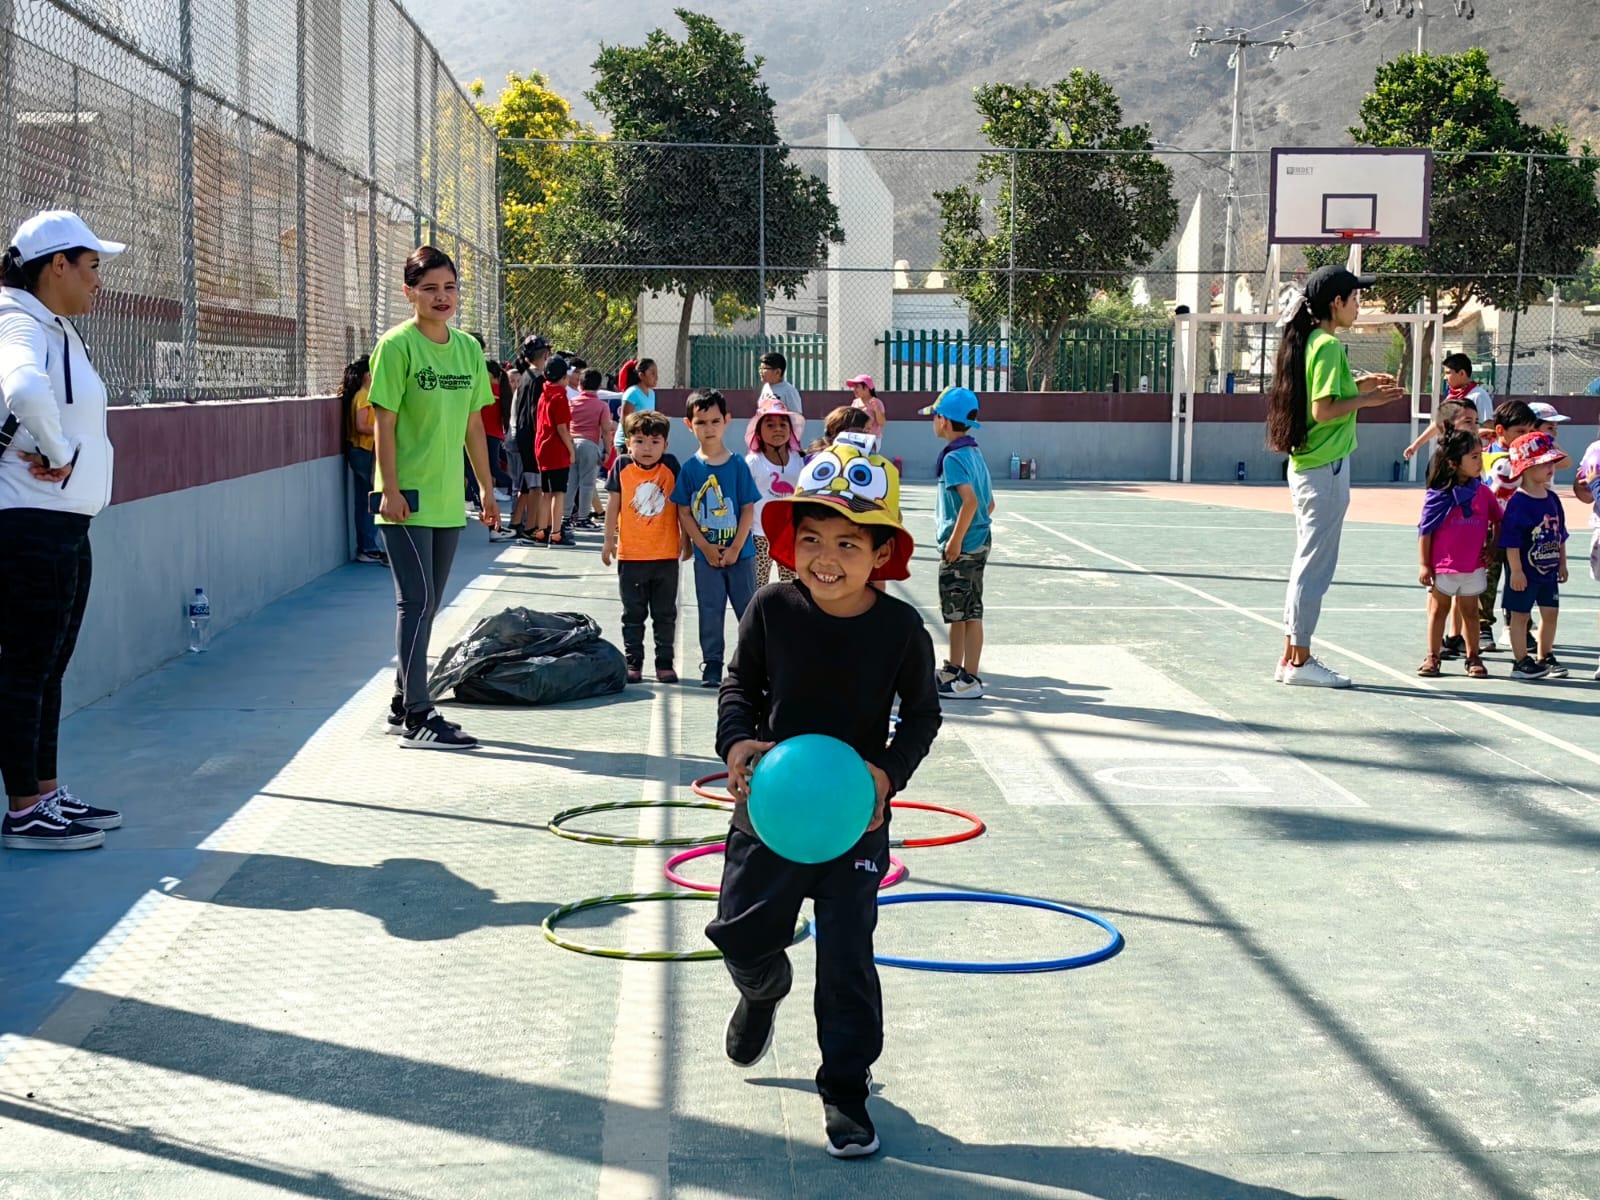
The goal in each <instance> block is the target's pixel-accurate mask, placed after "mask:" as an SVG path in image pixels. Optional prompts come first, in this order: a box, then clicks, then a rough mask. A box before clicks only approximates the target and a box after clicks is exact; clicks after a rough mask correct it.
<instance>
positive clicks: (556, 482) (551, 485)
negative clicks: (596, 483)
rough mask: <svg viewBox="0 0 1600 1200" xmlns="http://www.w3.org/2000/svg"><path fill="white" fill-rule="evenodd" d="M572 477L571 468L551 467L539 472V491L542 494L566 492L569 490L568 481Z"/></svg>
mask: <svg viewBox="0 0 1600 1200" xmlns="http://www.w3.org/2000/svg"><path fill="white" fill-rule="evenodd" d="M571 475H572V468H571V467H551V468H549V469H548V470H543V471H540V472H539V490H540V491H542V492H546V493H548V492H564V491H566V490H567V480H568V479H569V478H570V477H571Z"/></svg>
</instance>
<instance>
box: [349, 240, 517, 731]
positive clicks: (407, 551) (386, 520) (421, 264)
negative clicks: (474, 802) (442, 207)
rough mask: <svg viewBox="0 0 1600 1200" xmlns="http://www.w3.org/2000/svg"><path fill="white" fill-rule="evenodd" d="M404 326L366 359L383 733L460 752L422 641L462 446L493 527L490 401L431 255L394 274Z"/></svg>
mask: <svg viewBox="0 0 1600 1200" xmlns="http://www.w3.org/2000/svg"><path fill="white" fill-rule="evenodd" d="M405 296H406V299H407V300H408V301H409V302H410V304H411V308H412V312H413V314H414V315H413V316H412V318H411V320H409V321H404V322H402V323H401V324H399V325H396V326H395V327H394V328H393V329H391V330H389V332H388V333H386V334H384V335H383V337H381V338H379V339H378V345H377V347H376V348H375V349H374V350H373V352H372V391H371V398H372V406H373V408H374V409H375V410H376V416H377V425H376V432H377V457H378V467H377V473H376V475H375V477H374V483H375V484H376V488H377V491H378V492H379V493H380V494H381V496H382V502H381V505H380V507H379V509H378V527H379V530H380V531H381V532H382V535H383V541H384V545H385V547H386V548H387V549H388V552H389V569H390V570H391V571H393V572H394V594H395V606H396V608H397V609H398V610H399V615H398V620H397V621H396V627H395V638H396V643H397V652H398V654H399V664H400V665H399V669H398V671H397V673H396V679H395V693H394V699H393V700H392V701H391V702H390V705H389V729H390V732H393V733H399V734H401V735H402V737H401V741H400V744H401V746H402V747H404V748H406V749H408V750H467V749H471V748H472V747H474V746H476V745H477V744H478V741H477V739H476V738H474V737H471V736H469V735H467V734H465V733H463V732H462V731H461V727H460V726H459V725H456V724H454V723H453V722H450V721H446V720H445V719H444V717H442V716H441V715H440V714H439V712H438V710H436V709H435V708H434V707H433V702H432V701H431V700H430V699H429V698H428V640H429V638H430V637H431V636H432V634H433V618H434V615H435V614H436V613H437V612H438V609H439V601H440V598H441V597H442V596H443V594H444V587H445V582H446V581H447V580H448V578H449V576H450V564H451V561H452V560H453V559H454V558H455V553H456V544H457V542H459V541H460V538H461V530H462V528H463V527H464V526H465V525H466V523H467V520H466V516H465V514H464V511H463V508H462V504H461V458H460V455H461V448H462V447H463V446H465V447H466V451H467V457H468V459H469V460H470V462H471V464H472V473H473V475H474V476H475V477H476V479H477V484H478V489H479V491H480V493H481V495H482V500H481V502H480V503H481V506H482V511H481V516H480V518H479V519H480V520H482V522H483V523H484V524H485V525H487V526H488V527H489V528H490V529H494V528H496V527H497V526H498V525H499V523H500V510H499V507H498V506H497V505H496V503H495V498H494V480H493V478H492V477H491V476H490V474H489V448H488V445H487V442H486V441H485V438H484V432H483V411H482V410H483V408H484V407H485V406H486V405H490V404H493V403H494V392H493V391H492V390H491V389H490V387H489V370H488V367H487V366H486V365H485V363H484V359H483V349H482V347H480V346H479V345H478V343H477V341H476V340H475V339H474V338H473V337H472V336H471V335H470V334H466V333H463V332H462V331H461V330H459V329H454V328H452V327H451V326H450V318H451V317H453V316H455V313H456V308H457V306H458V305H459V303H460V288H459V281H458V279H457V275H456V265H455V263H453V262H451V261H450V256H449V255H448V254H446V253H444V251H442V250H436V249H434V247H432V246H420V247H418V248H417V249H416V250H413V251H412V252H411V255H410V257H409V258H407V259H406V265H405Z"/></svg>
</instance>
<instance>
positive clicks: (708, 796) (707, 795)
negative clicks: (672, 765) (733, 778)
mask: <svg viewBox="0 0 1600 1200" xmlns="http://www.w3.org/2000/svg"><path fill="white" fill-rule="evenodd" d="M727 777H728V773H727V772H726V771H718V772H717V773H716V774H715V775H705V776H702V777H701V778H699V779H696V780H695V781H694V782H693V783H691V784H690V785H689V790H690V791H691V792H693V793H694V794H695V795H696V796H699V797H700V799H702V800H715V801H717V802H718V803H719V804H736V803H738V801H736V800H735V799H734V798H733V797H732V796H731V795H729V794H728V793H727V792H713V791H712V790H711V788H710V787H709V786H708V785H709V784H713V783H716V782H718V781H719V780H723V779H726V778H727Z"/></svg>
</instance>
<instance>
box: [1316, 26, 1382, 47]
mask: <svg viewBox="0 0 1600 1200" xmlns="http://www.w3.org/2000/svg"><path fill="white" fill-rule="evenodd" d="M1371 32H1372V30H1370V29H1368V28H1367V27H1366V26H1365V25H1363V26H1362V27H1361V28H1360V29H1352V30H1351V31H1350V32H1349V33H1341V34H1340V35H1339V36H1338V37H1331V38H1323V39H1322V40H1321V41H1320V42H1312V43H1311V44H1310V45H1309V46H1301V47H1300V49H1302V50H1315V49H1316V48H1317V47H1318V46H1331V45H1333V44H1334V43H1335V42H1342V41H1344V40H1345V38H1353V37H1360V36H1361V35H1362V34H1363V33H1371Z"/></svg>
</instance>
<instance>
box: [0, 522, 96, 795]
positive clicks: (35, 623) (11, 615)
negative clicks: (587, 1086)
mask: <svg viewBox="0 0 1600 1200" xmlns="http://www.w3.org/2000/svg"><path fill="white" fill-rule="evenodd" d="M0 548H3V553H4V566H3V567H0V775H3V776H4V779H5V789H6V794H7V795H9V796H33V795H37V794H38V791H39V780H41V779H54V778H55V777H56V748H57V740H58V738H59V736H60V733H61V679H62V676H64V675H65V674H66V673H67V663H69V662H70V661H72V651H73V649H74V648H75V647H76V646H77V644H78V630H79V628H80V627H81V626H82V625H83V610H84V606H85V605H86V604H88V602H89V579H90V575H91V573H92V572H91V566H92V563H91V559H90V555H89V518H88V517H86V516H82V515H80V514H78V513H61V512H51V511H49V510H47V509H42V508H4V509H0Z"/></svg>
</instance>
